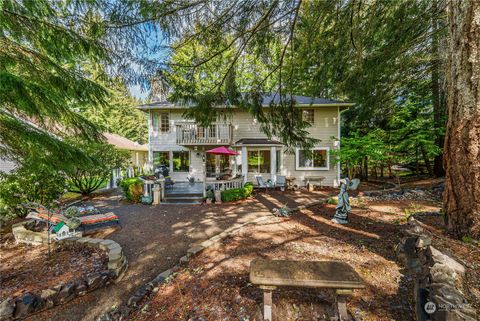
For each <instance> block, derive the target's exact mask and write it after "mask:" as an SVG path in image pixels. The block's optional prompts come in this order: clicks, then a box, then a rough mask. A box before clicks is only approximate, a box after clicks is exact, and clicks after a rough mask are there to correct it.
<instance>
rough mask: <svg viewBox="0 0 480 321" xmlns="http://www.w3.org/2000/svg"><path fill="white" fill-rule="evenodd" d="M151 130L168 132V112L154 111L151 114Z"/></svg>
mask: <svg viewBox="0 0 480 321" xmlns="http://www.w3.org/2000/svg"><path fill="white" fill-rule="evenodd" d="M152 127H153V131H154V132H157V133H168V132H170V115H169V113H168V112H160V113H159V112H154V113H153V114H152Z"/></svg>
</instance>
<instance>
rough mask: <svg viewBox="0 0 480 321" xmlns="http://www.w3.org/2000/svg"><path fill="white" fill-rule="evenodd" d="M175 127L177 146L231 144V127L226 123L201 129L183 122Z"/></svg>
mask: <svg viewBox="0 0 480 321" xmlns="http://www.w3.org/2000/svg"><path fill="white" fill-rule="evenodd" d="M175 126H176V135H177V144H178V145H229V144H231V142H232V125H230V124H227V123H214V124H212V125H211V126H208V127H202V126H199V125H197V124H196V123H190V122H184V123H177V124H176V125H175Z"/></svg>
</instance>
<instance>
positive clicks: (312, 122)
mask: <svg viewBox="0 0 480 321" xmlns="http://www.w3.org/2000/svg"><path fill="white" fill-rule="evenodd" d="M306 111H311V112H312V121H309V120H307V119H305V112H306ZM302 120H303V121H306V122H308V123H310V125H311V126H314V125H315V109H314V108H303V109H302Z"/></svg>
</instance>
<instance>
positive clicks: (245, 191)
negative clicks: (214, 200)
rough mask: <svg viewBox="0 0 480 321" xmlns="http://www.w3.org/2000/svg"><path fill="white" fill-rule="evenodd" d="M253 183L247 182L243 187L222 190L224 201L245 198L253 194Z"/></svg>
mask: <svg viewBox="0 0 480 321" xmlns="http://www.w3.org/2000/svg"><path fill="white" fill-rule="evenodd" d="M252 192H253V184H252V183H246V184H245V185H244V186H243V187H242V188H234V189H229V190H226V191H222V202H233V201H238V200H242V199H245V198H247V197H249V196H250V195H252Z"/></svg>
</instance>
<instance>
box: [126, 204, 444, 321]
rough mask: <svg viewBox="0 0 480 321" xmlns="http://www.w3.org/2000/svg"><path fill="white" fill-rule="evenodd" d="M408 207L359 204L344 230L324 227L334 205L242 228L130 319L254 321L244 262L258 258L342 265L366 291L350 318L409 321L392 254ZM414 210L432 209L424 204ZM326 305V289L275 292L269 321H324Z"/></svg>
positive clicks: (406, 279)
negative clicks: (347, 266) (350, 268)
mask: <svg viewBox="0 0 480 321" xmlns="http://www.w3.org/2000/svg"><path fill="white" fill-rule="evenodd" d="M410 206H411V204H410V203H409V202H405V201H403V202H402V201H390V202H375V203H374V204H367V205H366V206H365V207H363V208H355V209H354V211H353V213H352V214H351V215H350V219H349V220H350V224H349V225H347V226H340V225H336V224H333V223H332V222H331V221H330V219H331V217H332V216H333V214H334V213H335V206H334V205H327V204H325V205H319V206H315V207H313V208H311V209H308V210H304V211H302V212H299V213H296V214H294V215H293V216H291V217H290V218H273V219H272V220H269V221H268V222H264V223H262V224H261V225H258V226H256V227H247V228H244V229H242V230H241V231H240V232H238V233H237V234H235V235H234V236H233V237H231V238H228V239H225V240H223V241H222V242H221V243H219V244H217V245H215V246H214V247H212V248H209V249H208V250H206V251H205V252H204V253H202V254H201V255H200V256H198V257H197V258H195V259H194V260H192V261H191V262H190V263H189V265H188V267H187V268H186V269H185V270H183V271H181V272H179V273H178V274H177V275H176V277H175V278H174V279H172V280H171V281H170V282H169V283H167V284H165V285H163V286H162V287H160V289H159V291H158V292H157V293H156V294H154V295H153V296H152V298H151V299H150V300H148V301H147V302H146V303H145V305H144V306H143V307H142V308H141V309H140V310H139V311H137V312H135V313H134V315H133V316H132V319H133V320H152V319H154V320H165V321H166V320H224V319H225V320H227V319H228V320H250V321H252V320H262V318H261V313H260V307H261V302H262V296H261V291H260V290H258V288H256V287H255V286H253V285H251V284H250V283H249V280H248V268H249V264H250V261H251V260H252V259H254V258H259V257H260V258H269V259H290V260H337V261H343V262H347V263H348V264H350V265H351V266H353V267H354V268H355V270H356V271H357V272H358V273H359V275H360V276H361V278H362V279H363V280H364V281H365V283H366V285H367V288H366V289H364V290H358V291H355V294H354V295H353V297H352V298H351V299H350V300H349V303H348V309H349V312H350V313H351V314H352V315H353V316H355V318H357V319H360V320H402V321H404V320H405V321H406V320H413V312H412V303H411V299H412V297H411V286H412V282H411V278H410V276H409V275H408V272H407V271H406V270H404V269H403V268H402V267H401V266H400V265H399V263H397V262H396V259H395V250H394V248H395V245H396V244H397V243H398V242H399V240H400V238H401V237H402V229H403V228H402V225H403V224H404V223H401V221H402V220H404V209H405V208H408V207H410ZM416 206H417V208H421V209H422V210H423V211H433V210H438V207H436V206H435V205H434V204H432V203H429V202H417V204H416ZM333 302H334V301H333V296H332V293H331V291H328V290H308V291H305V290H302V289H290V290H286V289H282V290H279V291H276V292H275V294H274V304H275V311H276V320H282V321H283V320H330V317H331V316H332V315H333V310H332V305H333ZM274 314H275V313H274ZM274 318H275V316H274Z"/></svg>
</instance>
